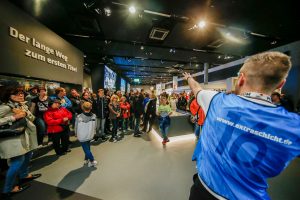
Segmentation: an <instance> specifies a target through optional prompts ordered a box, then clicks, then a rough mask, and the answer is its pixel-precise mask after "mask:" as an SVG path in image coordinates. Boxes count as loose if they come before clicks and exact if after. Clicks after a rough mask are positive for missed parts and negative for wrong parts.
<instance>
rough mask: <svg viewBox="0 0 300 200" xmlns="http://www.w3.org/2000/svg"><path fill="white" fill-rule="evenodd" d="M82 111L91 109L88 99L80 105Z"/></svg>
mask: <svg viewBox="0 0 300 200" xmlns="http://www.w3.org/2000/svg"><path fill="white" fill-rule="evenodd" d="M81 108H82V110H83V111H90V110H92V104H91V103H90V102H88V101H86V102H84V103H83V104H82V106H81Z"/></svg>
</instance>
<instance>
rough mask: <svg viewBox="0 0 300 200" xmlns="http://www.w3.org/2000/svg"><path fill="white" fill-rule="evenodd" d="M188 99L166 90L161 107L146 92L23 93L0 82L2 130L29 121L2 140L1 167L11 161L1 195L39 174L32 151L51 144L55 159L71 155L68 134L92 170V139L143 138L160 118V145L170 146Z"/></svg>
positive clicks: (35, 89) (18, 188)
mask: <svg viewBox="0 0 300 200" xmlns="http://www.w3.org/2000/svg"><path fill="white" fill-rule="evenodd" d="M182 97H184V98H182ZM188 98H189V96H188V95H186V94H182V95H181V99H180V98H178V99H177V95H176V94H172V95H171V96H170V97H169V96H168V94H166V93H165V92H164V93H162V94H161V95H160V105H159V106H158V108H157V105H158V101H157V97H156V95H155V94H154V92H151V93H150V94H149V93H145V92H144V91H143V90H141V91H139V90H134V91H133V90H131V91H130V92H129V93H126V94H124V95H122V93H121V91H116V92H114V93H112V92H111V91H109V90H105V89H99V90H98V91H97V94H93V93H91V92H90V91H89V90H87V89H85V90H84V91H83V92H82V94H81V95H80V94H79V92H78V91H77V90H76V89H71V90H70V93H69V95H67V93H66V90H65V88H62V87H58V88H56V89H55V91H54V93H53V94H48V91H47V89H46V88H45V87H39V86H33V87H32V88H30V90H29V91H28V92H25V91H24V87H23V86H22V85H19V84H18V83H17V82H6V83H3V84H1V96H0V100H1V105H0V125H1V131H5V130H6V131H7V129H8V128H10V129H12V127H13V126H14V124H16V125H18V126H21V125H20V124H19V123H18V122H19V121H22V120H21V119H24V121H25V124H23V125H22V126H23V128H24V131H23V132H22V133H18V134H15V135H7V136H5V137H4V136H3V137H2V136H1V138H0V158H1V169H3V166H5V165H6V163H5V162H6V161H9V168H8V170H7V173H6V178H5V186H4V189H3V195H2V196H3V197H8V196H10V195H11V194H14V193H19V192H21V191H23V190H25V189H27V188H28V187H29V184H27V182H29V181H31V180H33V179H36V178H38V177H40V176H41V174H29V172H28V168H29V163H30V159H31V158H32V155H33V152H34V150H36V149H39V148H42V147H45V146H49V145H52V146H53V149H54V151H55V153H56V155H57V156H63V155H65V154H67V153H69V152H70V151H71V149H70V148H69V147H70V144H71V143H72V142H71V141H70V135H73V134H74V135H76V136H77V139H78V141H79V142H80V144H81V146H82V149H83V151H84V154H85V159H84V164H87V165H88V166H89V167H93V166H96V165H97V161H96V160H95V159H94V157H93V154H92V153H91V149H90V142H91V141H96V142H97V141H98V140H100V142H106V141H107V140H108V139H109V135H110V136H111V137H110V139H109V141H110V142H117V141H120V140H121V139H122V138H123V137H124V135H125V134H128V135H129V134H131V133H132V132H133V136H134V137H140V136H141V134H143V133H149V132H150V131H151V129H152V126H153V124H154V123H155V119H156V118H157V117H158V119H159V123H160V126H159V127H160V130H161V133H162V135H163V141H162V143H163V144H166V142H168V141H169V139H168V137H167V133H168V127H169V125H170V117H169V116H170V114H171V113H172V109H173V110H176V109H177V108H180V109H182V110H186V108H187V99H188ZM172 102H173V103H174V104H175V106H174V105H172ZM181 102H182V103H181ZM171 105H172V109H171ZM6 126H7V127H6ZM5 127H6V129H5ZM18 128H19V127H18ZM129 131H130V132H129ZM3 135H4V134H3Z"/></svg>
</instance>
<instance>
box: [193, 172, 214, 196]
mask: <svg viewBox="0 0 300 200" xmlns="http://www.w3.org/2000/svg"><path fill="white" fill-rule="evenodd" d="M193 181H194V184H193V185H192V187H191V190H190V198H189V200H199V199H201V200H218V199H217V198H215V197H214V196H213V195H212V194H210V193H209V192H208V191H207V190H206V189H205V187H204V186H203V185H202V183H201V182H200V180H199V177H198V174H194V176H193Z"/></svg>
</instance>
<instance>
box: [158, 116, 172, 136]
mask: <svg viewBox="0 0 300 200" xmlns="http://www.w3.org/2000/svg"><path fill="white" fill-rule="evenodd" d="M170 123H171V119H170V117H169V116H167V117H160V118H159V130H160V132H161V134H162V136H163V138H164V140H167V139H168V132H169V127H170Z"/></svg>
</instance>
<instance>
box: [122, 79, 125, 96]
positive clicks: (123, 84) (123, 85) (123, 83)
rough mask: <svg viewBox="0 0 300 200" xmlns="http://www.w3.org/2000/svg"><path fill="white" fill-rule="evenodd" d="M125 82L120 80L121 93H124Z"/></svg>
mask: <svg viewBox="0 0 300 200" xmlns="http://www.w3.org/2000/svg"><path fill="white" fill-rule="evenodd" d="M125 89H126V81H125V80H124V79H122V78H121V92H123V93H125Z"/></svg>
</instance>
